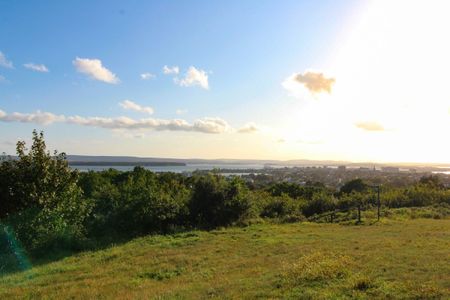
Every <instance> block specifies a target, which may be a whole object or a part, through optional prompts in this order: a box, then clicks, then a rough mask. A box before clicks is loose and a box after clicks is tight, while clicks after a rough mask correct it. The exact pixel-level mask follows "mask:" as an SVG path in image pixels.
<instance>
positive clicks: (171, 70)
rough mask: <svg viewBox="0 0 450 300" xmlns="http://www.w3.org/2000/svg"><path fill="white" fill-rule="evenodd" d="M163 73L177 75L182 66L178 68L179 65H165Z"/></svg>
mask: <svg viewBox="0 0 450 300" xmlns="http://www.w3.org/2000/svg"><path fill="white" fill-rule="evenodd" d="M163 73H164V74H175V75H177V74H178V73H180V68H178V66H173V67H168V66H164V67H163Z"/></svg>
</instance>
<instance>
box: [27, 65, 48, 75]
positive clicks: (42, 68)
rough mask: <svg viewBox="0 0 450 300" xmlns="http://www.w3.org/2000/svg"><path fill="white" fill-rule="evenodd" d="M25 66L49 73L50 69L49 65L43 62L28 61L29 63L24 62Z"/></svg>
mask: <svg viewBox="0 0 450 300" xmlns="http://www.w3.org/2000/svg"><path fill="white" fill-rule="evenodd" d="M23 66H24V67H25V68H27V69H30V70H33V71H36V72H43V73H48V72H49V70H48V69H47V67H46V66H45V65H43V64H40V65H38V64H34V63H28V64H24V65H23Z"/></svg>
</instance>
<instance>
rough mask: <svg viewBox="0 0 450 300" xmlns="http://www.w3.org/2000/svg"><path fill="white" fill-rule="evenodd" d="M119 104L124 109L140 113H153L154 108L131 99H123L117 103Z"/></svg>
mask: <svg viewBox="0 0 450 300" xmlns="http://www.w3.org/2000/svg"><path fill="white" fill-rule="evenodd" d="M119 105H120V106H121V107H122V108H123V109H126V110H133V111H137V112H141V113H146V114H149V115H151V114H153V112H154V110H153V108H151V107H150V106H141V105H139V104H137V103H135V102H133V101H131V100H124V101H122V102H120V103H119Z"/></svg>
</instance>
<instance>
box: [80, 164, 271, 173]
mask: <svg viewBox="0 0 450 300" xmlns="http://www.w3.org/2000/svg"><path fill="white" fill-rule="evenodd" d="M71 168H73V169H76V170H79V171H81V172H87V171H103V170H108V169H116V170H119V171H131V170H133V169H134V166H89V165H87V166H71ZM143 168H144V169H147V170H150V171H153V172H173V173H184V172H187V173H191V172H193V171H196V170H212V169H228V170H230V169H232V170H248V169H252V170H261V169H264V165H263V164H214V165H212V164H187V165H185V166H143Z"/></svg>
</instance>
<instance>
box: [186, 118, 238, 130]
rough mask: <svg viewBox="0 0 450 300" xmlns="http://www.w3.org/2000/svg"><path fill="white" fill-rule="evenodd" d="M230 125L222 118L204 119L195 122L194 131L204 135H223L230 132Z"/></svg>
mask: <svg viewBox="0 0 450 300" xmlns="http://www.w3.org/2000/svg"><path fill="white" fill-rule="evenodd" d="M230 129H231V127H230V126H229V125H228V123H227V122H226V121H225V120H223V119H220V118H203V119H198V120H196V121H194V125H193V126H192V131H199V132H204V133H222V132H226V131H228V130H230Z"/></svg>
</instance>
